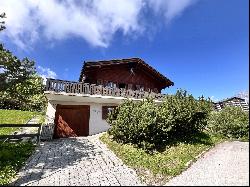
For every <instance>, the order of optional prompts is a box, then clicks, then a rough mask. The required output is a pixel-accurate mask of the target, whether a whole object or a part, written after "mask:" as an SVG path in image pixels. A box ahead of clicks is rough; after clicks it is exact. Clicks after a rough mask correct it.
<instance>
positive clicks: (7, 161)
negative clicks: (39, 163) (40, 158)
mask: <svg viewBox="0 0 250 187" xmlns="http://www.w3.org/2000/svg"><path fill="white" fill-rule="evenodd" d="M35 115H38V116H39V117H40V118H42V114H40V113H38V112H29V111H20V110H0V124H7V123H11V124H22V123H26V122H27V121H28V120H30V119H31V118H32V117H34V116H35ZM16 130H18V128H3V129H0V135H1V134H10V133H12V132H14V131H16ZM34 148H35V145H33V144H32V143H29V142H26V143H20V142H19V143H9V142H4V143H3V142H0V186H1V185H7V184H8V183H9V182H10V181H11V180H12V178H13V177H14V176H15V175H16V173H17V172H18V170H19V169H20V168H21V167H22V166H23V164H24V163H25V161H26V160H27V158H28V157H29V156H30V155H31V154H32V152H33V150H34Z"/></svg>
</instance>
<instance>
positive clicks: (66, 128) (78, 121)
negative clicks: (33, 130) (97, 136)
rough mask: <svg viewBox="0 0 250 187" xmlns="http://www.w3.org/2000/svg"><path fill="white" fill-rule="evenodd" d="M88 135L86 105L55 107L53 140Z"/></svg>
mask: <svg viewBox="0 0 250 187" xmlns="http://www.w3.org/2000/svg"><path fill="white" fill-rule="evenodd" d="M88 135H89V106H88V105H57V107H56V114H55V130H54V138H66V137H75V136H88Z"/></svg>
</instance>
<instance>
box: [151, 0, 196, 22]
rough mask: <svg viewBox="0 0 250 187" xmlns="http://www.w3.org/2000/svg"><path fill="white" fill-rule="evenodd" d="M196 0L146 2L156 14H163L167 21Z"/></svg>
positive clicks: (156, 0) (152, 0)
mask: <svg viewBox="0 0 250 187" xmlns="http://www.w3.org/2000/svg"><path fill="white" fill-rule="evenodd" d="M195 1H196V0H149V2H148V4H149V6H150V7H151V8H152V9H153V11H154V12H155V13H156V14H163V15H164V16H165V18H166V21H167V22H170V21H172V19H174V18H175V17H176V16H179V15H181V13H182V12H183V11H184V10H185V9H186V8H187V7H189V6H190V5H192V4H193V3H194V2H195Z"/></svg>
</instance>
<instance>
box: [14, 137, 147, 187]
mask: <svg viewBox="0 0 250 187" xmlns="http://www.w3.org/2000/svg"><path fill="white" fill-rule="evenodd" d="M99 136H100V134H99V135H94V136H88V137H77V138H63V139H57V140H53V141H47V142H42V143H41V144H40V146H39V147H38V149H37V150H36V152H35V153H34V154H33V155H32V157H31V158H30V160H29V162H28V163H27V165H26V166H24V167H23V169H22V170H21V171H20V172H19V174H18V179H17V180H16V181H15V182H14V183H13V185H21V186H23V185H25V186H26V185H27V186H42V185H44V186H80V185H82V186H97V185H98V186H117V185H118V186H119V185H129V186H137V185H143V184H141V182H140V181H139V178H138V177H137V175H136V173H135V171H134V170H132V169H131V168H128V167H127V166H126V165H124V164H123V163H122V161H121V160H120V159H119V158H117V157H116V156H115V154H114V153H113V152H111V151H110V150H109V149H108V148H107V147H106V146H105V145H104V144H102V143H101V142H100V141H99Z"/></svg>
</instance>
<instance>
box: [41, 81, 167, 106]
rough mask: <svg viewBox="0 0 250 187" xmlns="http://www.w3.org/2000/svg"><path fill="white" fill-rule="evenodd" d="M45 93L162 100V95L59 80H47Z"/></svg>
mask: <svg viewBox="0 0 250 187" xmlns="http://www.w3.org/2000/svg"><path fill="white" fill-rule="evenodd" d="M45 91H54V92H65V93H75V94H83V95H102V96H113V97H124V98H134V99H144V98H147V97H151V98H153V99H155V100H159V101H161V100H163V98H164V95H163V94H160V93H154V92H147V91H139V90H130V89H123V88H120V89H119V88H110V87H104V86H102V85H95V84H89V83H81V82H72V81H65V80H59V79H47V82H46V87H45Z"/></svg>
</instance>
